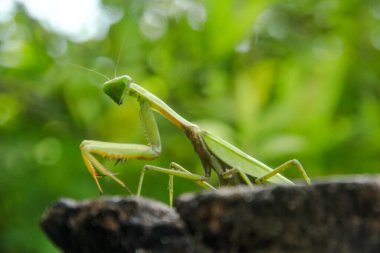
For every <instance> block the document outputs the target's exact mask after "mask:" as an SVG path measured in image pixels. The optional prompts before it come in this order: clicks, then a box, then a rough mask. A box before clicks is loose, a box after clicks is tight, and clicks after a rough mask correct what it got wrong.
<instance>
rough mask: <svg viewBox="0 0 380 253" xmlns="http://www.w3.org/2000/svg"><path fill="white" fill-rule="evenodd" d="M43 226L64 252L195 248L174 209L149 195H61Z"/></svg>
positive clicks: (189, 250) (168, 250) (94, 252)
mask: <svg viewBox="0 0 380 253" xmlns="http://www.w3.org/2000/svg"><path fill="white" fill-rule="evenodd" d="M41 226H42V228H43V229H44V230H45V232H46V233H47V234H48V235H49V237H50V239H51V240H52V241H53V242H54V243H55V244H56V245H57V246H59V247H60V248H61V249H62V250H63V251H64V252H70V253H75V252H78V253H79V252H80V253H87V252H88V253H90V252H91V253H97V252H99V253H100V252H102V253H104V252H195V246H194V245H193V243H192V242H191V240H190V238H189V237H188V236H187V235H186V233H185V230H184V226H183V223H182V221H181V220H180V219H179V216H178V214H177V213H176V212H175V211H174V209H172V208H169V207H168V206H166V205H164V204H161V203H158V202H155V201H150V200H146V199H144V198H133V197H132V198H126V199H124V198H100V199H98V200H93V201H84V202H76V201H73V200H70V199H61V200H59V201H58V202H57V203H55V204H54V205H52V206H51V207H50V208H48V209H47V210H46V211H45V213H44V215H43V218H42V221H41ZM139 250H140V251H139Z"/></svg>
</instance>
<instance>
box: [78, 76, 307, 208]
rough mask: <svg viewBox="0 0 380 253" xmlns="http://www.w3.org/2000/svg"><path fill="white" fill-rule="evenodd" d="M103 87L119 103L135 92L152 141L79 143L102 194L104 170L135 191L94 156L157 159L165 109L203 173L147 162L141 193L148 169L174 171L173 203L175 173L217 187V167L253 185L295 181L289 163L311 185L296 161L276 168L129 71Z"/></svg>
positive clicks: (233, 180) (226, 176)
mask: <svg viewBox="0 0 380 253" xmlns="http://www.w3.org/2000/svg"><path fill="white" fill-rule="evenodd" d="M103 91H104V93H106V94H107V95H108V96H109V97H110V98H111V99H112V100H113V101H114V102H116V103H117V104H118V105H121V104H122V102H123V99H124V97H125V96H131V97H135V98H136V99H137V100H138V102H139V103H140V120H141V124H142V126H143V129H144V131H145V136H146V139H147V141H148V144H147V145H142V144H122V143H109V142H100V141H89V140H85V141H83V142H82V143H81V146H80V147H81V151H82V156H83V159H84V162H85V164H86V167H87V169H88V170H89V172H90V174H91V176H92V177H93V178H94V180H95V182H96V185H97V187H98V189H99V191H100V192H101V193H102V188H101V186H100V184H99V180H98V178H99V177H101V176H100V175H105V176H109V177H111V178H112V179H113V180H115V181H116V182H117V183H118V184H120V185H121V186H122V187H124V188H126V189H127V190H128V191H129V192H131V191H130V190H129V189H128V187H127V186H126V185H125V184H124V183H123V182H122V181H121V180H119V179H118V178H117V177H116V176H115V175H114V174H112V173H111V172H110V171H109V170H108V169H106V168H105V167H104V166H103V165H102V164H101V163H100V162H99V161H98V160H97V158H96V157H95V156H94V155H100V156H103V157H105V158H107V159H110V160H124V159H127V160H131V159H140V160H153V159H155V158H157V157H158V156H159V155H160V153H161V141H160V134H159V131H158V127H157V124H156V121H155V119H154V115H153V111H156V112H158V113H160V114H162V115H163V116H164V117H165V118H167V119H168V120H169V121H171V122H172V123H173V124H174V125H175V126H177V127H178V128H180V129H181V130H182V131H183V132H184V133H185V135H186V136H187V137H188V139H189V140H190V141H191V143H192V144H193V146H194V149H195V151H196V153H197V154H198V156H199V158H200V160H201V162H202V165H203V168H204V175H203V176H201V175H197V174H193V173H191V172H189V171H187V170H186V169H184V168H183V167H181V166H180V165H178V164H176V163H171V164H170V166H169V168H161V167H156V166H151V165H145V166H144V168H143V170H142V173H141V177H140V181H139V185H138V190H137V195H138V196H139V195H140V193H141V187H142V183H143V179H144V173H145V171H148V170H153V171H159V172H163V173H166V174H168V175H169V198H170V200H169V201H170V205H171V204H172V200H173V176H177V177H182V178H186V179H189V180H193V181H194V182H196V183H197V184H199V185H200V186H202V187H204V188H210V189H214V187H213V186H211V185H210V184H208V183H207V179H208V178H209V177H210V175H211V171H212V170H214V171H215V172H216V173H217V174H218V177H219V179H220V181H221V184H238V183H240V182H243V183H245V184H247V185H249V186H251V187H252V186H253V184H261V183H263V182H266V181H268V182H271V183H274V184H287V185H292V184H294V183H293V182H292V181H290V180H289V179H287V178H286V177H284V176H282V175H281V174H279V173H280V172H282V171H284V170H285V169H287V168H290V167H295V168H297V169H298V170H299V171H300V173H301V174H302V176H303V178H304V179H305V181H306V182H307V183H308V184H310V179H309V177H308V176H307V174H306V172H305V170H304V169H303V167H302V165H301V164H300V163H299V162H298V161H297V160H290V161H287V162H285V163H284V164H282V165H280V166H278V167H277V168H275V169H271V168H270V167H268V166H267V165H265V164H264V163H262V162H260V161H258V160H257V159H255V158H253V157H251V156H249V155H248V154H246V153H244V152H243V151H241V150H240V149H238V148H236V147H235V146H233V145H232V144H230V143H228V142H226V141H224V140H223V139H221V138H219V137H217V136H215V135H212V134H211V133H209V132H207V131H205V130H202V129H200V128H199V127H198V126H197V125H195V124H193V123H191V122H189V121H187V120H186V119H184V118H183V117H181V116H180V115H179V114H178V113H176V112H175V111H174V110H173V109H171V108H170V107H169V106H168V105H167V104H165V103H164V102H163V101H162V100H161V99H159V98H158V97H156V96H155V95H153V94H152V93H150V92H148V91H147V90H145V89H144V88H142V87H141V86H139V85H137V84H135V83H133V82H132V78H131V77H129V76H127V75H124V76H120V77H116V78H114V79H112V80H109V81H107V82H105V83H104V85H103Z"/></svg>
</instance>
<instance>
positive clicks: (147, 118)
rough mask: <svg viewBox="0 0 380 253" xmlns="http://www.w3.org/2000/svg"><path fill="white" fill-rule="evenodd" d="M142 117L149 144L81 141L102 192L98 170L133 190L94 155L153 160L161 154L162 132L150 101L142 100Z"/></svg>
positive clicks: (87, 160)
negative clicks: (159, 129) (160, 132)
mask: <svg viewBox="0 0 380 253" xmlns="http://www.w3.org/2000/svg"><path fill="white" fill-rule="evenodd" d="M140 119H141V124H142V126H143V128H144V132H145V136H146V139H147V141H148V145H142V144H122V143H110V142H101V141H89V140H85V141H83V142H82V143H81V145H80V148H81V151H82V157H83V160H84V162H85V164H86V167H87V169H88V171H89V172H90V174H91V176H92V177H93V179H94V180H95V183H96V185H97V187H98V189H99V191H100V193H102V192H103V191H102V188H101V186H100V183H99V180H98V178H99V177H100V174H98V172H100V173H101V174H103V175H106V176H109V177H110V178H112V179H113V180H114V181H116V182H117V183H118V184H120V185H121V186H122V187H124V188H125V189H127V190H128V191H129V192H131V191H130V190H129V189H128V187H127V186H126V185H125V184H124V183H123V182H122V181H121V180H120V179H118V178H117V177H116V176H115V175H114V174H112V173H111V172H110V171H109V170H108V169H106V168H105V167H104V166H103V165H102V164H101V163H100V162H99V161H98V160H97V158H96V157H95V156H94V155H99V156H103V157H105V158H106V159H109V160H132V159H140V160H153V159H155V158H156V157H157V156H159V155H160V152H161V141H160V134H159V131H158V127H157V124H156V121H155V119H154V116H153V112H152V109H151V108H150V106H149V103H148V102H146V101H140Z"/></svg>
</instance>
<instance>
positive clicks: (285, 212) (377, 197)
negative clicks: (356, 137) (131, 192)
mask: <svg viewBox="0 0 380 253" xmlns="http://www.w3.org/2000/svg"><path fill="white" fill-rule="evenodd" d="M176 208H177V211H178V212H179V213H180V215H181V217H182V219H183V220H184V221H185V223H186V226H187V228H188V230H189V231H190V233H191V234H192V235H193V236H194V238H195V240H196V241H197V242H198V243H200V244H204V245H206V246H207V247H208V248H209V249H210V250H212V251H213V252H221V253H222V252H266V253H269V252H316V253H317V252H318V253H319V252H334V253H335V252H340V253H341V252H347V253H351V252H352V253H353V252H380V178H369V177H364V178H355V179H354V181H353V182H352V181H347V182H344V181H343V182H342V181H340V182H330V183H329V182H325V183H317V184H315V185H313V186H311V187H310V186H275V187H257V188H255V189H250V188H247V187H237V188H225V189H221V190H219V191H216V192H205V193H202V194H200V195H195V194H188V195H183V196H181V197H180V198H179V199H178V200H177V203H176Z"/></svg>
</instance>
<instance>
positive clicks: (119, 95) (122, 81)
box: [103, 76, 132, 105]
mask: <svg viewBox="0 0 380 253" xmlns="http://www.w3.org/2000/svg"><path fill="white" fill-rule="evenodd" d="M131 81H132V78H131V77H129V76H121V77H116V78H114V79H112V80H110V81H108V82H105V83H104V85H103V91H104V93H106V94H107V95H108V96H109V97H110V98H111V99H112V100H113V101H115V103H117V104H119V105H120V104H122V103H123V99H124V95H125V93H126V91H127V90H128V88H129V84H130V82H131Z"/></svg>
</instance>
